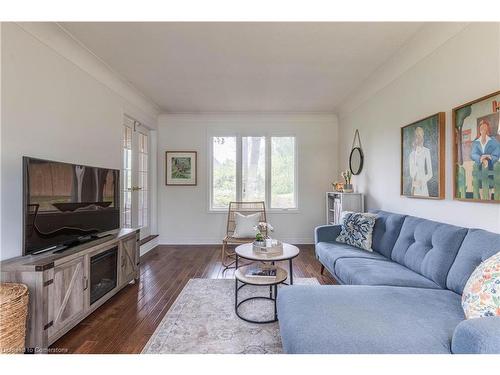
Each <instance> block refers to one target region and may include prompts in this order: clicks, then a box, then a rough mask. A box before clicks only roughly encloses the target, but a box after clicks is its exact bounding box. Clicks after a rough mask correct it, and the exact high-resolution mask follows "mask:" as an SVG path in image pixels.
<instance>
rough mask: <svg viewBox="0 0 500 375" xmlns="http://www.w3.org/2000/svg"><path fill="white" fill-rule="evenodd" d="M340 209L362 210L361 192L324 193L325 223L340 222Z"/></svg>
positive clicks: (362, 198) (363, 207) (363, 209)
mask: <svg viewBox="0 0 500 375" xmlns="http://www.w3.org/2000/svg"><path fill="white" fill-rule="evenodd" d="M342 211H353V212H364V211H365V204H364V196H363V194H361V193H339V192H335V191H333V192H327V193H326V223H327V224H330V225H334V224H340V216H341V213H342Z"/></svg>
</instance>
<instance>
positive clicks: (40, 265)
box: [0, 229, 139, 353]
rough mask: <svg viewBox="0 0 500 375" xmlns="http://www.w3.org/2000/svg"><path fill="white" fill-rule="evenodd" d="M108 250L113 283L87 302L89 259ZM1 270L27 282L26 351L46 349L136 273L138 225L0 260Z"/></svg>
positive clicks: (8, 278) (3, 274) (10, 278)
mask: <svg viewBox="0 0 500 375" xmlns="http://www.w3.org/2000/svg"><path fill="white" fill-rule="evenodd" d="M113 249H117V251H116V270H114V271H115V274H116V285H115V286H114V287H113V289H111V290H109V291H108V292H107V293H106V294H104V295H102V296H101V297H100V298H99V299H97V300H96V301H94V303H91V287H92V272H91V260H92V258H93V257H95V256H99V255H100V254H103V253H105V252H110V251H111V252H113ZM112 264H114V263H112ZM0 269H1V280H2V281H5V282H19V283H23V284H26V285H27V286H28V288H29V293H30V297H29V307H28V322H27V333H26V348H27V351H28V352H34V353H45V352H47V351H48V347H49V346H50V345H51V344H53V343H54V342H55V341H56V340H58V339H59V338H60V337H61V336H63V335H64V334H65V333H67V332H68V331H69V330H70V329H71V328H73V327H74V326H76V325H77V324H78V323H79V322H81V321H82V320H83V319H84V318H85V317H87V316H88V315H89V314H91V313H92V312H93V311H94V310H95V309H97V308H98V307H99V306H101V305H102V304H103V303H105V302H106V301H107V300H108V299H109V298H111V297H112V296H113V295H115V294H116V293H117V292H118V291H119V290H121V289H122V288H124V287H126V286H127V285H128V284H129V283H131V282H134V281H135V280H136V279H137V278H138V276H139V230H136V229H121V230H119V231H115V232H110V235H109V236H106V237H103V238H101V239H99V240H96V241H93V242H91V243H88V244H84V245H80V246H77V247H74V248H72V249H70V250H67V251H65V252H63V253H59V254H54V253H53V252H48V253H44V254H40V255H34V256H33V255H28V256H22V257H17V258H12V259H7V260H5V261H2V262H0ZM108 289H109V288H108Z"/></svg>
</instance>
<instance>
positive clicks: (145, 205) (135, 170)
mask: <svg viewBox="0 0 500 375" xmlns="http://www.w3.org/2000/svg"><path fill="white" fill-rule="evenodd" d="M123 125H124V126H123V169H122V192H123V199H122V202H123V203H122V227H123V228H141V237H145V236H148V235H149V234H150V210H149V206H150V205H149V200H150V194H149V180H150V178H149V177H150V176H149V161H150V160H149V150H150V144H149V139H150V137H149V130H148V129H147V128H146V127H144V126H143V125H141V123H139V122H138V121H136V120H134V119H132V118H131V117H128V116H125V117H124V124H123Z"/></svg>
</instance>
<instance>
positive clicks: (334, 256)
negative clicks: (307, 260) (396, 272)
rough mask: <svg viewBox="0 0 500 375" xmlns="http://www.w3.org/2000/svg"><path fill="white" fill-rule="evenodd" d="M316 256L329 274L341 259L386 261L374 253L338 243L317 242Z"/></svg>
mask: <svg viewBox="0 0 500 375" xmlns="http://www.w3.org/2000/svg"><path fill="white" fill-rule="evenodd" d="M316 256H317V257H318V259H319V260H320V261H321V263H323V264H324V265H325V267H326V268H328V270H329V271H330V272H334V270H335V262H336V261H337V260H338V259H342V258H368V259H381V260H385V259H387V258H385V257H384V256H383V255H381V254H379V253H376V252H374V251H365V250H361V249H358V248H357V247H354V246H351V245H346V244H343V243H338V242H319V243H318V244H316Z"/></svg>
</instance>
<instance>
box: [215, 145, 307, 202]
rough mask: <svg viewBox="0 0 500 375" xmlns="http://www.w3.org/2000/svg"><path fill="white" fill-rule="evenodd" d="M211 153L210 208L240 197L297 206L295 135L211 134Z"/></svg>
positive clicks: (240, 198) (243, 199) (237, 199)
mask: <svg viewBox="0 0 500 375" xmlns="http://www.w3.org/2000/svg"><path fill="white" fill-rule="evenodd" d="M210 153H211V155H210V160H211V172H210V178H211V180H210V186H211V189H210V209H211V210H226V209H227V206H228V204H229V202H231V201H239V200H242V201H265V202H266V206H267V207H268V208H270V209H278V210H284V209H295V208H297V188H296V181H297V176H296V152H295V137H292V136H272V137H265V136H213V137H211V138H210Z"/></svg>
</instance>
